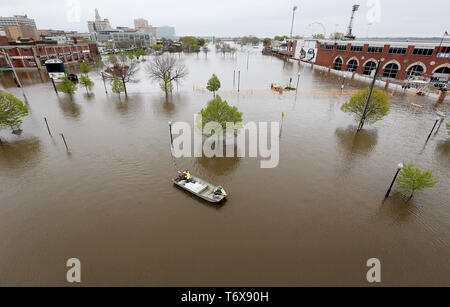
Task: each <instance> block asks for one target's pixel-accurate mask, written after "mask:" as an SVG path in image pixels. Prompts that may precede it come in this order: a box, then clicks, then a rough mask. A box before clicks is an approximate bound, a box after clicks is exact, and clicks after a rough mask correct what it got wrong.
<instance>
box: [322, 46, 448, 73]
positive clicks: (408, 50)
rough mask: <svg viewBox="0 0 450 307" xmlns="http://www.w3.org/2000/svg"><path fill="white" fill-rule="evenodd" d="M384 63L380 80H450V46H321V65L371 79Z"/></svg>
mask: <svg viewBox="0 0 450 307" xmlns="http://www.w3.org/2000/svg"><path fill="white" fill-rule="evenodd" d="M378 60H382V64H381V67H380V71H379V76H380V77H381V78H384V79H396V80H405V79H407V78H410V77H416V78H419V79H424V80H427V79H429V78H431V77H432V76H433V75H436V74H441V75H442V74H444V75H446V76H447V79H448V77H450V44H449V43H447V42H446V43H443V44H442V46H439V43H424V42H383V41H332V40H320V41H318V42H317V56H316V59H315V63H316V64H317V65H321V66H325V67H329V68H331V69H335V70H344V71H351V72H356V73H357V74H361V75H370V74H371V72H372V71H373V70H374V69H375V67H376V61H378Z"/></svg>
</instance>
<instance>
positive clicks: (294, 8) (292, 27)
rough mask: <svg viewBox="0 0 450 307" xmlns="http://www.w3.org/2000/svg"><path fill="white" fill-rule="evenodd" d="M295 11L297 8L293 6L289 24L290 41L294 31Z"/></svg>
mask: <svg viewBox="0 0 450 307" xmlns="http://www.w3.org/2000/svg"><path fill="white" fill-rule="evenodd" d="M296 10H297V6H294V7H293V8H292V24H291V36H290V38H291V39H292V30H293V29H294V17H295V11H296Z"/></svg>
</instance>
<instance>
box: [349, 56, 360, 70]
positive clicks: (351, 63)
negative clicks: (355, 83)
mask: <svg viewBox="0 0 450 307" xmlns="http://www.w3.org/2000/svg"><path fill="white" fill-rule="evenodd" d="M357 68H358V61H357V60H355V59H352V60H350V61H349V62H348V65H347V71H351V72H354V71H356V69H357Z"/></svg>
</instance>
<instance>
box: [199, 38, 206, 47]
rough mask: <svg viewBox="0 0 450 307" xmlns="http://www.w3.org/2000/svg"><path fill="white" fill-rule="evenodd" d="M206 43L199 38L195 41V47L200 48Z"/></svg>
mask: <svg viewBox="0 0 450 307" xmlns="http://www.w3.org/2000/svg"><path fill="white" fill-rule="evenodd" d="M205 43H206V41H205V39H204V38H199V39H198V40H197V45H199V46H200V47H203V45H205Z"/></svg>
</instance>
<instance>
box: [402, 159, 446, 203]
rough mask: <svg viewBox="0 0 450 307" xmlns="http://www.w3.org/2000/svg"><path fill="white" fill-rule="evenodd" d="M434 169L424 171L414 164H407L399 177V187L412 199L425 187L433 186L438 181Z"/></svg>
mask: <svg viewBox="0 0 450 307" xmlns="http://www.w3.org/2000/svg"><path fill="white" fill-rule="evenodd" d="M433 172H434V170H424V171H422V170H421V169H420V168H418V167H414V164H412V163H410V164H405V165H404V167H403V169H402V171H401V172H400V174H399V176H398V178H397V181H396V183H397V188H398V189H399V190H400V192H401V193H402V194H404V195H406V196H408V195H409V198H410V199H411V198H412V197H413V196H414V195H416V194H418V193H419V192H421V190H423V189H425V188H430V187H433V186H434V185H435V184H436V183H437V181H436V180H435V179H434V176H433Z"/></svg>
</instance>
